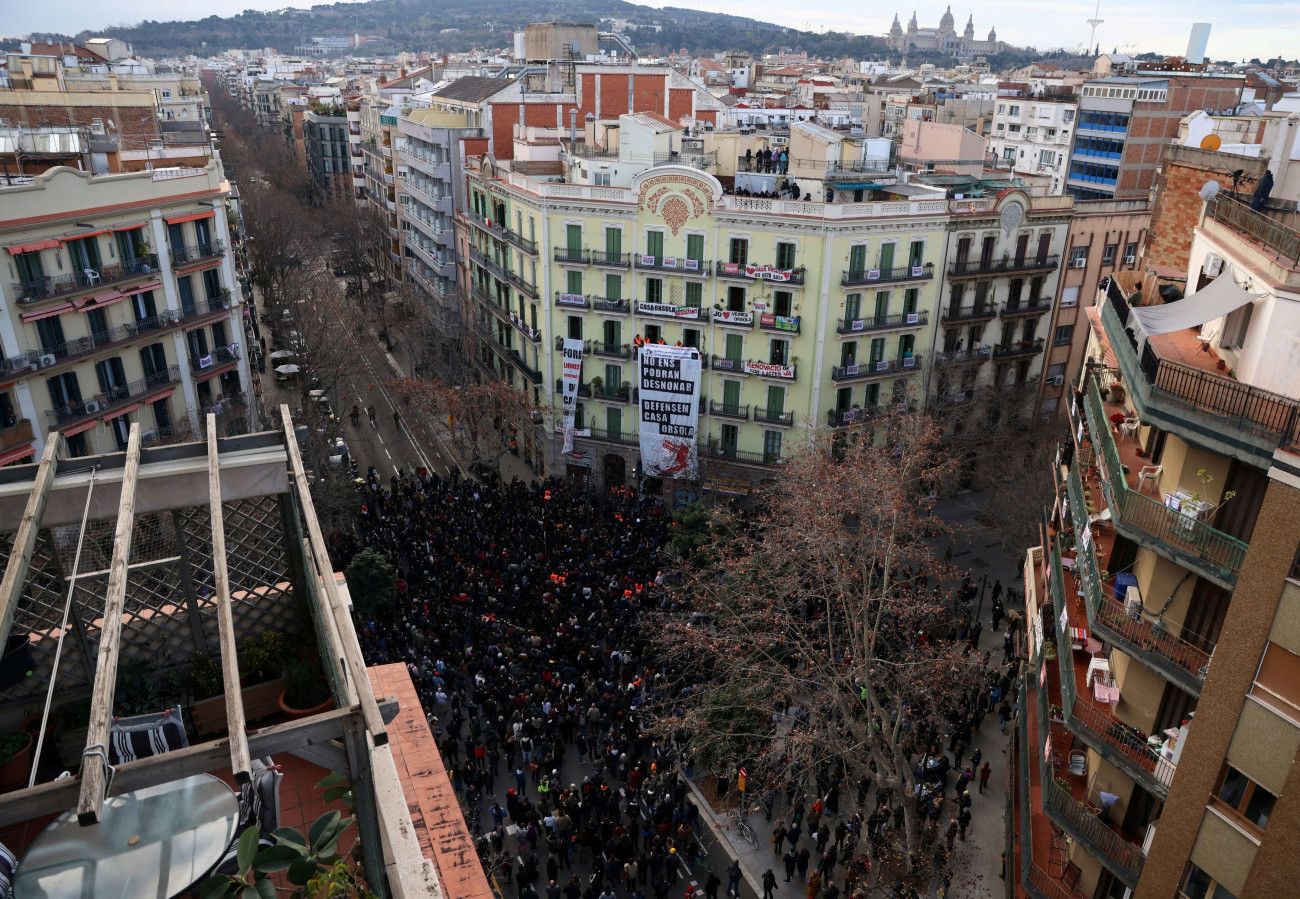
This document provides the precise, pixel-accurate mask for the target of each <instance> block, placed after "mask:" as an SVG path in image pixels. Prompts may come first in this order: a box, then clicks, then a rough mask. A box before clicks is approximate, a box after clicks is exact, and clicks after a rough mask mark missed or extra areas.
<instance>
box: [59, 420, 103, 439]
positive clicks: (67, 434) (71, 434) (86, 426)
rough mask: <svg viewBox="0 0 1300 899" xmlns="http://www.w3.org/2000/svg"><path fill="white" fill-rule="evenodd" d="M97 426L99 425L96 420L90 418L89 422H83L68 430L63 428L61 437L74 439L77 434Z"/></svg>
mask: <svg viewBox="0 0 1300 899" xmlns="http://www.w3.org/2000/svg"><path fill="white" fill-rule="evenodd" d="M98 424H99V419H98V418H92V419H91V420H90V421H83V422H82V423H81V424H79V425H73V426H72V427H70V428H64V430H63V436H64V437H75V436H76V435H77V434H80V433H81V432H82V431H89V430H90V429H91V428H93V427H95V426H97V425H98Z"/></svg>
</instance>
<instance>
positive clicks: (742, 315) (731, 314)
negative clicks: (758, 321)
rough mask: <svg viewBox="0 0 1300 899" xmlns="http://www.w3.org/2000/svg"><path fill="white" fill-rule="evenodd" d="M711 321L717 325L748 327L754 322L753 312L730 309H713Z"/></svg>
mask: <svg viewBox="0 0 1300 899" xmlns="http://www.w3.org/2000/svg"><path fill="white" fill-rule="evenodd" d="M713 321H714V323H715V324H719V325H731V326H732V327H742V328H749V327H753V324H754V313H752V312H743V311H738V310H731V309H714V310H713Z"/></svg>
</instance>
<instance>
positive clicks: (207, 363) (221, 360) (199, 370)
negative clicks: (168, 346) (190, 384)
mask: <svg viewBox="0 0 1300 899" xmlns="http://www.w3.org/2000/svg"><path fill="white" fill-rule="evenodd" d="M238 361H239V347H237V346H236V347H227V346H219V347H217V348H215V349H213V350H212V351H211V352H209V353H207V354H206V355H203V356H195V355H193V354H192V353H191V354H190V371H191V372H193V373H194V374H195V375H196V376H204V377H203V380H206V379H207V378H208V377H211V376H212V375H214V374H216V373H218V372H219V371H221V370H223V369H226V368H227V367H228V366H233V365H234V364H235V363H236V362H238Z"/></svg>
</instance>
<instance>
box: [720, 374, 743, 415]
mask: <svg viewBox="0 0 1300 899" xmlns="http://www.w3.org/2000/svg"><path fill="white" fill-rule="evenodd" d="M722 407H723V408H724V409H726V410H727V411H728V412H737V411H739V410H740V382H739V381H723V382H722Z"/></svg>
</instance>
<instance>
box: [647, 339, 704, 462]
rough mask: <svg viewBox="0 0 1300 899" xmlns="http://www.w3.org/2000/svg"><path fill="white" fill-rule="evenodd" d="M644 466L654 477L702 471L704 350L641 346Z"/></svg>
mask: <svg viewBox="0 0 1300 899" xmlns="http://www.w3.org/2000/svg"><path fill="white" fill-rule="evenodd" d="M640 396H641V468H642V470H643V471H644V472H645V474H646V475H647V476H648V477H652V478H687V479H691V480H693V479H694V478H696V477H698V470H699V464H698V456H697V430H698V426H699V417H698V416H699V408H700V353H699V350H695V349H691V348H690V347H674V346H660V345H650V346H644V347H642V348H641V392H640Z"/></svg>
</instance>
